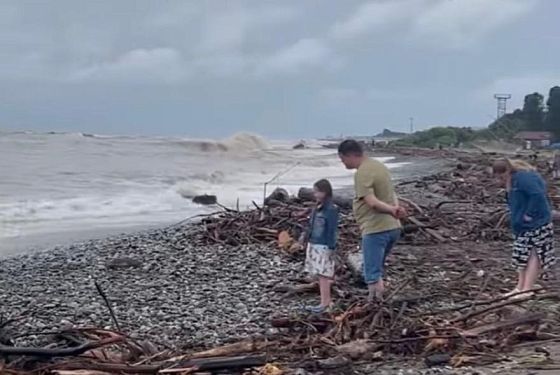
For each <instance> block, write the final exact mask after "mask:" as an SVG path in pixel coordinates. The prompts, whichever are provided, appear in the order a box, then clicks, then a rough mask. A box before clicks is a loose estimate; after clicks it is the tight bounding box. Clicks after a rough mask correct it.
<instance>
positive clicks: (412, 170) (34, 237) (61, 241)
mask: <svg viewBox="0 0 560 375" xmlns="http://www.w3.org/2000/svg"><path fill="white" fill-rule="evenodd" d="M371 156H372V157H392V158H394V159H392V160H391V161H390V162H391V163H399V164H401V163H402V164H403V165H401V166H399V167H398V168H397V169H396V170H395V172H394V173H395V174H396V175H397V177H396V179H395V181H401V180H408V179H414V178H418V177H422V176H427V175H430V174H432V173H434V171H435V172H436V173H437V171H443V170H446V169H448V168H449V167H450V164H449V161H446V160H438V159H435V158H434V157H433V156H431V157H420V158H415V157H412V156H410V155H401V154H399V153H397V152H393V153H387V152H385V151H384V149H381V150H380V152H374V153H372V154H371ZM340 168H343V166H342V165H341V166H340ZM351 189H352V187H351V180H350V179H349V181H348V186H346V187H344V188H340V189H339V190H348V191H351ZM270 192H272V190H271V191H270ZM219 199H220V197H219V196H218V200H219ZM207 207H209V206H207ZM219 209H220V208H219V207H215V210H216V211H217V210H219ZM248 209H252V206H251V207H249V208H248ZM182 220H184V218H177V220H175V221H169V222H158V223H153V224H140V225H126V224H124V223H123V224H122V225H116V226H115V225H113V226H104V227H98V228H93V229H80V230H60V231H51V232H45V233H32V234H30V235H27V236H25V237H20V236H18V237H5V238H2V239H1V241H2V242H1V245H0V260H1V259H4V258H7V257H12V256H17V255H19V254H25V253H34V252H43V251H49V250H50V249H53V248H58V247H68V246H73V245H77V244H80V243H82V242H88V241H92V240H103V239H104V238H112V237H115V236H126V235H134V234H137V233H141V232H145V231H150V230H154V229H158V228H165V227H167V226H170V225H174V224H176V223H178V222H180V221H182Z"/></svg>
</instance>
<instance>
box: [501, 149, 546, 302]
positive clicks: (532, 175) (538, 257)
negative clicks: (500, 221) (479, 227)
mask: <svg viewBox="0 0 560 375" xmlns="http://www.w3.org/2000/svg"><path fill="white" fill-rule="evenodd" d="M493 171H494V174H495V175H497V176H498V177H499V178H500V180H501V181H502V182H503V183H504V185H505V187H506V191H507V197H508V205H509V210H510V215H511V227H512V230H513V234H514V237H515V240H514V243H513V257H512V260H513V266H514V267H515V268H516V269H517V271H518V273H519V280H518V282H517V287H516V288H515V289H514V290H513V291H511V292H509V293H507V295H521V296H523V295H524V294H519V293H521V292H528V291H530V290H532V289H533V288H534V285H535V282H536V280H537V279H538V277H539V275H540V272H541V270H546V269H548V268H549V267H550V266H552V265H553V264H554V263H555V261H556V259H555V256H554V232H553V226H552V209H551V206H550V202H549V200H548V193H547V188H546V183H545V181H544V179H543V178H542V177H541V175H540V174H538V173H537V172H536V170H535V168H534V167H533V166H531V165H530V164H528V163H526V162H524V161H522V160H498V161H496V162H494V165H493Z"/></svg>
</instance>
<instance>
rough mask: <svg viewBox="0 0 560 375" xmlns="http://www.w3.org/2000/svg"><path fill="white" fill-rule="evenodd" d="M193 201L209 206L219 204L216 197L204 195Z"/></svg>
mask: <svg viewBox="0 0 560 375" xmlns="http://www.w3.org/2000/svg"><path fill="white" fill-rule="evenodd" d="M192 201H193V203H196V204H201V205H205V206H209V205H213V204H216V203H218V198H217V197H216V196H215V195H207V194H204V195H197V196H195V197H193V199H192Z"/></svg>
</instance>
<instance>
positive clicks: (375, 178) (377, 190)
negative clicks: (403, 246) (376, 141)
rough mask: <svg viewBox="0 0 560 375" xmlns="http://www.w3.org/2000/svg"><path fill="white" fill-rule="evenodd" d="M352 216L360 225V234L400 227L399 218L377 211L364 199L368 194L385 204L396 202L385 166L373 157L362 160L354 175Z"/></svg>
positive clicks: (389, 175)
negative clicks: (354, 194)
mask: <svg viewBox="0 0 560 375" xmlns="http://www.w3.org/2000/svg"><path fill="white" fill-rule="evenodd" d="M354 189H355V193H356V196H355V198H354V204H353V209H354V217H355V218H356V221H357V222H358V224H359V225H360V228H361V230H362V234H363V235H366V234H371V233H380V232H385V231H388V230H392V229H398V228H400V227H401V223H400V221H399V220H397V219H395V218H394V217H393V216H392V215H389V214H385V213H381V212H377V211H376V210H375V209H373V208H371V207H370V206H368V205H367V203H366V202H365V200H364V197H366V196H367V195H369V194H373V195H375V197H376V198H377V199H379V200H380V201H382V202H385V203H387V204H396V203H397V199H396V194H395V190H394V187H393V182H392V181H391V174H390V173H389V170H388V169H387V167H386V166H385V165H384V164H383V163H381V162H379V161H377V160H374V159H369V158H368V159H366V160H364V161H363V162H362V164H361V165H360V167H359V168H358V170H357V171H356V174H355V175H354Z"/></svg>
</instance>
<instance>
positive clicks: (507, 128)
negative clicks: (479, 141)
mask: <svg viewBox="0 0 560 375" xmlns="http://www.w3.org/2000/svg"><path fill="white" fill-rule="evenodd" d="M527 128H528V126H527V121H526V119H525V113H524V112H523V111H522V110H520V109H516V110H515V111H514V112H513V113H508V114H506V115H504V116H502V117H500V118H499V119H497V120H496V121H494V122H493V123H491V124H490V125H489V126H488V130H489V133H490V134H487V132H484V131H483V132H482V133H480V134H479V135H480V136H483V137H484V138H487V139H497V140H500V139H504V140H511V139H513V137H515V135H516V134H517V133H518V132H520V131H522V130H525V129H527ZM488 135H489V136H488Z"/></svg>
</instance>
